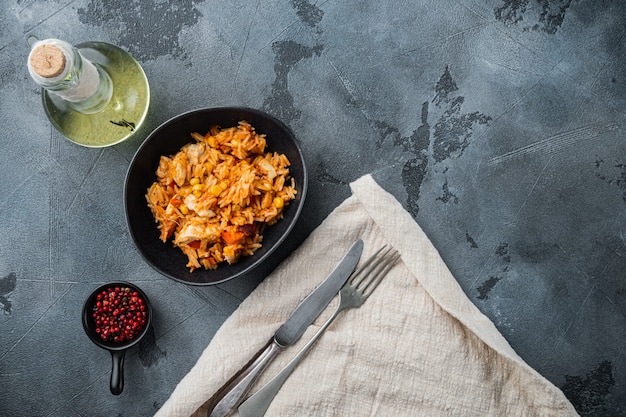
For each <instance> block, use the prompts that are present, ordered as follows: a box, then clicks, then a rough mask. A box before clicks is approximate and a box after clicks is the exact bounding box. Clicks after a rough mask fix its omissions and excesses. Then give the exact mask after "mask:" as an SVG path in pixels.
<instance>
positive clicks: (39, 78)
mask: <svg viewBox="0 0 626 417" xmlns="http://www.w3.org/2000/svg"><path fill="white" fill-rule="evenodd" d="M28 42H29V45H30V46H31V51H30V54H29V56H28V71H29V73H30V75H31V78H32V79H33V80H34V81H35V82H36V83H37V84H38V85H39V86H41V87H42V96H43V104H44V109H45V111H46V114H47V116H48V119H49V120H50V121H51V122H52V124H53V126H54V127H55V128H56V129H57V130H58V131H59V132H60V133H61V134H63V135H64V136H65V137H67V138H68V139H69V140H71V141H73V142H75V143H78V144H80V145H83V146H88V147H103V146H110V145H114V144H116V143H119V142H121V141H123V140H125V139H127V138H129V137H130V136H132V135H133V134H134V133H135V132H136V131H137V129H139V127H140V126H141V124H142V123H143V121H144V119H145V117H146V115H147V112H148V107H149V103H150V88H149V85H148V80H147V78H146V76H145V73H144V72H143V69H142V68H141V66H140V65H139V63H138V62H137V61H136V60H135V59H134V58H133V57H132V56H130V54H128V53H127V52H126V51H124V50H122V49H120V48H118V47H117V46H114V45H111V44H108V43H103V42H85V43H82V44H78V45H76V46H72V45H70V44H69V43H67V42H64V41H61V40H59V39H45V40H38V39H37V38H34V37H31V38H29V40H28Z"/></svg>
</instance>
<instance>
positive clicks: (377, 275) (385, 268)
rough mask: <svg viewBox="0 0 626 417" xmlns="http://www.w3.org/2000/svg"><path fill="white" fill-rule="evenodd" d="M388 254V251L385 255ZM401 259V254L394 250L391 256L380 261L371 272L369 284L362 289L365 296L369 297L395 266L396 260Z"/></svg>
mask: <svg viewBox="0 0 626 417" xmlns="http://www.w3.org/2000/svg"><path fill="white" fill-rule="evenodd" d="M387 254H388V252H387V253H385V256H386V255H387ZM399 259H400V254H399V253H398V252H397V251H395V250H394V251H393V252H392V253H391V256H389V257H387V258H385V259H384V260H383V261H382V262H380V263H379V264H378V265H377V267H376V269H375V271H374V273H372V274H370V276H371V279H370V280H369V282H368V283H367V284H365V287H364V288H363V290H362V291H363V296H364V297H365V298H367V297H369V296H370V295H371V294H372V293H373V292H374V290H375V289H376V287H378V284H380V282H381V281H382V280H383V278H384V277H385V276H386V275H387V273H388V272H389V270H390V269H391V268H393V266H394V265H395V264H396V262H398V260H399Z"/></svg>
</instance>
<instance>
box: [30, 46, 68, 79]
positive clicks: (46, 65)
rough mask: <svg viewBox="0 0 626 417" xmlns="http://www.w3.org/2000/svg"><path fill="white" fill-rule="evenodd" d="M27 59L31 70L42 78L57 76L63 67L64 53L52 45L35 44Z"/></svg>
mask: <svg viewBox="0 0 626 417" xmlns="http://www.w3.org/2000/svg"><path fill="white" fill-rule="evenodd" d="M29 59H30V62H29V63H30V66H31V68H32V69H33V71H34V72H35V73H37V74H38V75H39V76H41V77H44V78H54V77H58V76H59V75H61V73H62V72H63V70H64V69H65V54H64V53H63V51H61V49H59V48H58V47H56V46H54V45H50V44H42V45H39V46H36V47H35V48H34V49H33V50H32V51H31V54H30V58H29Z"/></svg>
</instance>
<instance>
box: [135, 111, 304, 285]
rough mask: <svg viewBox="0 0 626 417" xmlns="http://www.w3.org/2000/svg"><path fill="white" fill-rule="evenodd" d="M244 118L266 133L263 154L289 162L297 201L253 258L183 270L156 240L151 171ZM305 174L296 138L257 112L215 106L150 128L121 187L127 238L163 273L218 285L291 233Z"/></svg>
mask: <svg viewBox="0 0 626 417" xmlns="http://www.w3.org/2000/svg"><path fill="white" fill-rule="evenodd" d="M241 120H246V121H247V122H249V123H250V124H251V125H252V126H253V127H254V128H255V129H256V131H257V132H258V133H261V134H265V135H266V140H267V149H266V150H267V151H270V152H279V153H283V154H285V155H286V156H287V158H289V161H290V162H291V167H290V173H291V177H293V178H294V179H295V183H296V189H297V194H296V198H295V200H292V201H290V202H289V205H288V206H286V207H285V210H284V213H283V218H282V219H281V220H279V221H278V222H277V223H276V224H274V225H272V226H269V227H267V228H266V229H265V230H264V231H263V242H262V244H263V247H262V248H260V249H259V250H257V251H256V252H255V253H254V255H252V256H242V257H241V258H240V259H239V260H238V261H237V262H236V263H234V264H233V265H228V264H227V263H222V264H220V265H219V267H218V268H217V269H214V270H204V269H196V270H195V271H193V272H190V271H189V269H188V268H187V266H186V265H187V262H188V260H187V257H186V256H185V255H184V254H183V253H182V252H181V250H180V249H179V248H176V247H174V246H173V244H172V243H171V242H170V241H168V242H166V243H163V242H162V241H161V240H159V230H158V229H157V224H156V223H155V221H154V217H153V216H152V213H151V212H150V209H149V208H148V205H147V202H146V197H145V195H146V192H147V190H148V187H150V185H151V184H152V183H153V182H154V181H155V180H156V174H155V171H156V169H157V167H158V165H159V159H160V158H161V155H173V154H175V153H177V152H178V151H179V150H180V148H182V147H183V146H184V145H185V144H187V143H190V142H193V139H192V138H191V136H190V134H191V132H198V133H201V134H204V133H206V132H208V130H209V128H210V126H213V125H218V126H220V127H222V128H228V127H232V126H237V124H238V122H239V121H241ZM307 180H308V179H307V171H306V166H305V163H304V158H303V157H302V152H301V150H300V148H299V146H298V143H297V141H296V138H295V136H294V134H293V133H292V132H291V130H290V129H289V128H288V127H287V126H286V125H285V124H283V123H282V122H281V121H279V120H277V119H276V118H274V117H272V116H270V115H268V114H266V113H263V112H261V111H258V110H254V109H249V108H240V107H219V108H206V109H198V110H193V111H190V112H188V113H184V114H181V115H179V116H176V117H174V118H173V119H171V120H169V121H167V122H165V123H164V124H162V125H161V126H159V127H158V128H157V129H156V130H154V131H153V132H152V133H151V134H150V135H149V136H148V138H147V139H146V140H145V142H144V143H143V144H142V145H141V146H140V147H139V149H138V150H137V153H136V154H135V156H134V158H133V160H132V161H131V163H130V166H129V168H128V173H127V175H126V184H125V188H124V202H125V206H126V221H127V224H128V229H129V231H130V235H131V237H132V239H133V241H134V243H135V245H136V246H137V249H138V250H139V252H140V253H141V256H142V257H143V258H144V260H145V261H146V262H147V263H148V264H150V265H151V266H152V267H153V268H154V269H156V270H157V271H158V272H160V273H161V274H163V275H165V276H167V277H170V278H172V279H174V280H177V281H181V282H184V283H187V284H194V285H212V284H218V283H221V282H224V281H227V280H230V279H233V278H235V277H238V276H241V275H243V274H247V273H250V272H251V271H252V270H253V269H254V268H256V267H257V266H259V265H260V264H261V263H262V262H263V261H264V260H266V259H267V257H268V256H269V255H270V254H271V253H272V252H273V251H275V250H276V249H277V248H278V247H279V245H280V244H281V243H282V242H283V241H284V239H285V238H286V237H287V235H288V234H289V232H291V230H292V229H293V227H294V225H295V223H296V220H297V219H298V216H299V215H300V212H301V211H302V206H303V205H304V198H305V195H306V190H307Z"/></svg>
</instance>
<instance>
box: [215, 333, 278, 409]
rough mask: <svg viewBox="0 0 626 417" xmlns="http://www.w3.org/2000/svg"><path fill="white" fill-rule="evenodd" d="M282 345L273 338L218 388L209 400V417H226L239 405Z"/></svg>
mask: <svg viewBox="0 0 626 417" xmlns="http://www.w3.org/2000/svg"><path fill="white" fill-rule="evenodd" d="M282 349H283V348H282V346H281V345H279V344H278V343H276V341H275V340H274V339H273V338H272V340H270V341H269V343H267V345H265V346H264V347H263V348H262V349H261V350H259V351H258V352H257V353H256V354H255V355H254V356H253V357H252V359H251V360H250V362H248V363H247V364H246V365H245V366H244V367H243V368H241V369H240V370H239V371H238V372H237V373H236V374H235V375H233V377H232V378H230V379H229V380H228V381H227V382H226V383H225V384H224V385H222V387H221V388H220V389H219V390H217V392H216V393H215V395H213V397H211V399H210V400H209V401H208V404H209V411H208V412H207V417H226V416H227V415H229V414H230V413H231V412H232V411H234V410H235V408H237V406H239V404H240V403H241V402H242V401H243V398H244V396H245V395H246V394H247V393H248V391H249V390H250V388H251V387H252V385H253V384H254V383H255V382H256V380H257V379H258V377H259V376H260V375H261V373H262V372H263V371H264V370H265V368H267V366H268V365H269V364H270V363H271V362H272V360H274V358H275V357H276V355H278V353H279V352H280V351H281V350H282Z"/></svg>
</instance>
